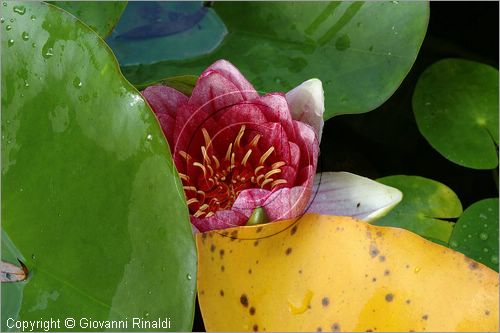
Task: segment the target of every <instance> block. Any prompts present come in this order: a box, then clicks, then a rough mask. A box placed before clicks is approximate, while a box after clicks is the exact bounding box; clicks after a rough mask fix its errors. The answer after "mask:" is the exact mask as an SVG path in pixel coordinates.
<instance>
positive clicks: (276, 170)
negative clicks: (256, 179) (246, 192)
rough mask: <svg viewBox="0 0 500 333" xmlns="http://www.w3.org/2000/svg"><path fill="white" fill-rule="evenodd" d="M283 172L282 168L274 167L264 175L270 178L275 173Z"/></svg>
mask: <svg viewBox="0 0 500 333" xmlns="http://www.w3.org/2000/svg"><path fill="white" fill-rule="evenodd" d="M280 172H281V169H273V170H271V171H269V172H267V173H266V174H265V175H264V178H269V176H272V175H274V174H275V173H280Z"/></svg>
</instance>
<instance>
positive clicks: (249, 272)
mask: <svg viewBox="0 0 500 333" xmlns="http://www.w3.org/2000/svg"><path fill="white" fill-rule="evenodd" d="M224 232H225V233H227V236H225V233H224ZM224 232H222V233H221V232H220V231H212V232H208V233H205V234H198V235H196V240H197V247H198V253H199V260H198V295H199V302H200V308H201V312H202V315H203V320H204V324H205V327H206V328H207V330H208V331H257V330H258V331H264V330H265V331H275V332H281V331H290V332H291V331H308V332H314V331H323V332H325V331H347V332H352V331H369V330H372V331H375V330H376V331H386V332H391V331H399V332H404V331H416V332H419V331H440V332H443V331H444V332H449V331H496V330H498V273H496V272H494V271H493V270H491V269H490V268H488V267H486V266H484V265H482V264H479V263H476V262H475V261H473V260H471V259H469V258H467V257H465V256H464V255H463V254H461V253H458V252H455V251H453V250H451V249H447V248H445V247H442V246H440V245H437V244H434V243H432V242H429V241H427V240H425V239H423V238H421V237H419V236H417V235H415V234H414V233H411V232H409V231H407V230H404V229H396V228H385V227H378V226H373V225H370V224H367V223H365V222H359V221H356V220H353V219H352V218H349V217H337V216H322V215H316V214H306V215H305V216H303V217H302V218H300V219H298V220H288V221H280V222H274V223H268V224H264V225H259V226H251V227H238V228H231V229H227V230H225V231H224ZM232 236H236V237H237V238H238V241H235V240H234V238H233V237H232ZM221 253H222V255H220V254H221ZM451 304H452V305H453V306H450V305H451Z"/></svg>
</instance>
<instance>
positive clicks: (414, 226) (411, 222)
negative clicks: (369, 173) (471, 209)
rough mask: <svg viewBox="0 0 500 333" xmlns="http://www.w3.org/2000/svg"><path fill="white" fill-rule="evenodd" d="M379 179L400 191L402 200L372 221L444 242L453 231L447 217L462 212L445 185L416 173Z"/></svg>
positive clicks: (457, 215) (454, 197)
mask: <svg viewBox="0 0 500 333" xmlns="http://www.w3.org/2000/svg"><path fill="white" fill-rule="evenodd" d="M377 181H378V182H380V183H382V184H385V185H389V186H392V187H395V188H397V189H399V190H400V191H401V192H403V200H402V201H401V202H400V203H399V204H398V205H397V206H396V207H395V208H394V209H393V210H392V211H390V212H389V214H387V215H386V216H384V217H383V218H381V219H380V220H377V221H376V222H374V223H373V224H376V225H385V226H392V227H398V228H404V229H408V230H410V231H413V232H414V233H416V234H418V235H420V236H422V237H425V238H428V239H430V240H432V241H434V242H437V243H439V244H443V243H444V244H446V243H448V240H449V238H450V235H451V232H452V230H453V223H452V222H449V221H448V220H449V219H453V218H458V217H459V216H460V214H462V204H461V203H460V200H459V199H458V197H457V195H456V194H455V192H453V191H452V190H451V189H450V188H449V187H448V186H446V185H444V184H442V183H439V182H437V181H434V180H432V179H428V178H423V177H419V176H403V175H401V176H389V177H384V178H380V179H377Z"/></svg>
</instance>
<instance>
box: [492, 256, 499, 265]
mask: <svg viewBox="0 0 500 333" xmlns="http://www.w3.org/2000/svg"><path fill="white" fill-rule="evenodd" d="M491 262H492V263H494V264H495V265H496V264H498V256H491Z"/></svg>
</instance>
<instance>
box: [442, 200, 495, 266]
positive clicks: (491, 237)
mask: <svg viewBox="0 0 500 333" xmlns="http://www.w3.org/2000/svg"><path fill="white" fill-rule="evenodd" d="M450 247H451V248H452V249H454V250H456V251H459V252H462V253H464V254H465V255H467V256H468V257H470V258H473V259H474V260H477V261H479V262H480V263H483V264H485V265H486V266H488V267H490V268H492V269H494V270H496V271H497V272H498V198H493V199H484V200H481V201H478V202H476V203H474V204H473V205H471V206H470V207H469V208H467V209H466V210H465V211H464V213H463V214H462V216H460V218H459V219H458V221H457V223H456V225H455V228H454V229H453V233H452V234H451V238H450Z"/></svg>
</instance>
